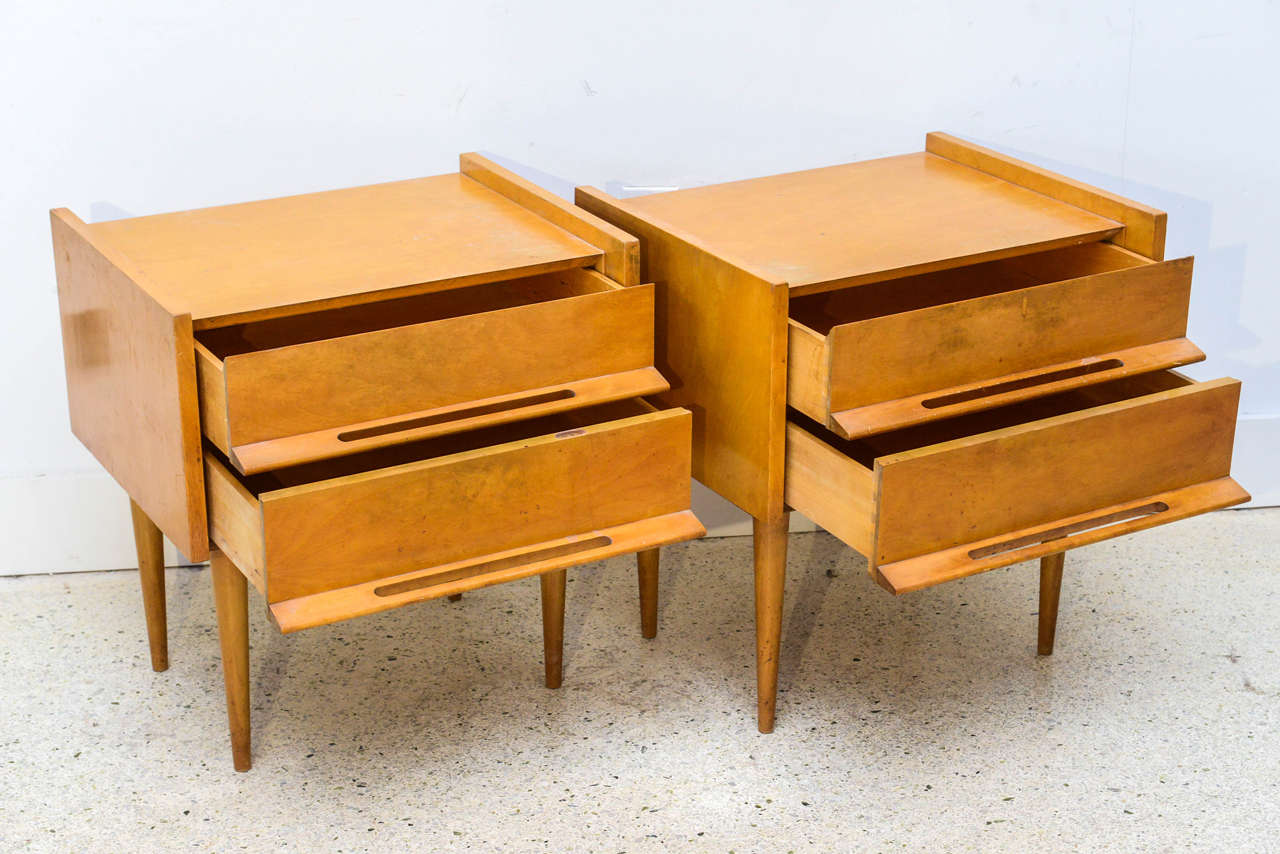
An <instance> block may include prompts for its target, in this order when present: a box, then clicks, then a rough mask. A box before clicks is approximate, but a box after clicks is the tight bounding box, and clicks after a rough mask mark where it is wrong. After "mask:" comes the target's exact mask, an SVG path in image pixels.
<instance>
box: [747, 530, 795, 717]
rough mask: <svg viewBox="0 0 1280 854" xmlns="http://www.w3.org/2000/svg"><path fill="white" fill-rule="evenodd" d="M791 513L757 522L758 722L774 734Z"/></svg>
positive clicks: (754, 535) (755, 534)
mask: <svg viewBox="0 0 1280 854" xmlns="http://www.w3.org/2000/svg"><path fill="white" fill-rule="evenodd" d="M790 521H791V514H790V513H789V512H788V513H783V514H781V515H780V516H779V517H777V518H775V519H756V520H754V522H755V524H754V527H753V528H752V533H753V539H754V544H755V553H756V723H757V725H758V726H759V728H760V731H761V732H773V720H774V715H775V713H776V709H777V700H778V650H779V648H780V647H781V645H782V588H783V583H784V582H785V580H786V575H787V527H788V525H789V524H790Z"/></svg>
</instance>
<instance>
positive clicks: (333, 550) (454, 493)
mask: <svg viewBox="0 0 1280 854" xmlns="http://www.w3.org/2000/svg"><path fill="white" fill-rule="evenodd" d="M691 423H692V422H691V416H690V414H689V412H688V411H687V410H684V409H670V410H664V411H657V410H654V408H653V407H652V406H649V405H648V404H646V403H644V402H643V401H639V400H628V401H621V402H616V403H609V404H602V405H599V406H594V407H588V408H584V409H578V410H573V411H570V412H564V413H558V414H556V415H550V416H545V417H542V418H537V419H532V420H528V421H521V422H517V423H512V424H504V425H499V426H494V427H489V428H484V429H480V430H475V431H470V432H467V433H457V434H451V435H447V436H441V437H436V438H434V439H429V440H426V441H423V442H416V443H412V444H407V445H396V446H393V447H387V448H382V449H379V450H375V451H370V452H367V453H363V454H357V455H352V456H347V457H342V458H339V459H334V460H326V461H322V462H316V463H309V464H306V465H301V466H295V467H292V468H287V469H280V470H276V471H272V472H268V473H266V474H259V475H253V476H250V477H245V478H241V477H239V476H237V475H236V474H234V473H232V472H231V471H230V470H229V469H228V468H227V466H225V465H223V463H222V462H221V461H220V460H219V459H218V458H217V456H216V452H214V451H212V450H209V451H208V452H207V453H206V458H205V473H206V477H207V485H206V490H207V493H208V499H209V530H210V537H211V539H212V540H213V542H214V544H215V545H217V546H218V548H220V549H222V550H223V551H224V552H226V553H227V555H228V556H229V557H230V558H231V559H232V560H233V561H234V562H235V564H236V565H237V566H238V567H240V569H241V571H243V572H244V574H245V575H246V576H247V577H248V578H249V580H250V581H251V582H252V583H253V584H254V585H255V586H256V587H257V588H258V589H259V590H261V591H262V593H263V595H264V596H265V597H266V599H267V602H268V603H269V605H270V608H271V613H272V614H273V615H274V616H275V619H276V621H277V622H278V623H279V624H280V628H281V629H282V630H283V631H286V632H287V631H294V630H296V629H301V628H306V627H308V626H313V625H320V624H322V623H329V622H333V621H335V620H340V619H344V618H347V617H353V616H357V615H359V614H367V613H372V612H374V611H380V610H384V609H386V608H392V607H395V606H397V605H403V604H405V603H407V602H413V601H417V600H421V599H431V598H435V597H438V596H444V595H448V594H452V593H458V592H461V591H463V590H469V589H472V588H476V587H483V586H486V585H489V584H496V583H498V582H501V581H509V580H511V579H514V578H520V577H522V576H526V575H533V574H537V573H541V572H547V571H550V570H554V569H561V568H563V567H566V566H570V565H573V564H578V563H583V562H586V561H593V560H598V559H600V558H604V557H608V556H610V555H614V554H620V553H623V552H631V551H635V550H637V549H644V548H651V547H654V546H658V545H662V544H665V543H671V542H676V541H679V540H686V539H690V538H693V537H697V536H701V535H702V534H703V533H704V531H703V528H702V526H701V525H700V524H699V523H698V520H697V519H696V518H694V516H693V514H692V513H691V512H690V510H689V455H690V429H691Z"/></svg>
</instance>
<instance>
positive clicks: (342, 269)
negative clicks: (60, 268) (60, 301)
mask: <svg viewBox="0 0 1280 854" xmlns="http://www.w3.org/2000/svg"><path fill="white" fill-rule="evenodd" d="M87 229H88V234H89V235H90V236H91V237H92V239H93V241H94V242H95V243H96V242H98V241H99V240H103V241H106V242H108V243H110V244H111V245H114V246H115V247H116V248H117V249H118V251H119V252H120V253H121V254H122V255H124V256H125V257H127V258H129V259H130V260H131V261H132V263H133V264H134V265H135V266H136V267H137V268H138V269H139V270H141V271H142V272H143V273H144V274H145V275H146V276H147V278H148V286H147V290H148V292H149V293H150V294H151V296H152V297H154V298H155V299H156V300H158V301H159V302H160V303H161V304H163V305H164V306H166V307H167V308H169V309H170V311H171V312H172V313H174V314H190V315H191V316H192V318H194V320H195V322H196V328H205V327H207V326H216V325H225V324H227V323H236V322H241V321H243V320H245V319H248V318H256V319H261V318H264V317H270V316H279V315H281V314H290V313H296V312H298V311H311V310H315V309H317V308H321V307H336V306H338V305H352V304H356V303H361V302H369V301H372V300H380V299H386V298H387V297H389V296H392V295H399V296H407V295H409V294H410V293H424V292H426V291H430V290H442V289H445V288H449V287H460V286H462V285H467V284H479V283H482V282H486V281H495V280H497V279H501V278H510V277H512V276H515V275H520V274H522V273H535V272H544V271H548V270H553V269H562V268H564V267H582V266H590V265H591V264H592V263H594V262H595V261H596V260H597V259H598V258H599V257H600V255H601V252H600V249H598V248H597V247H595V246H592V245H590V244H589V243H586V242H585V241H583V240H580V239H579V238H577V237H574V236H573V235H571V234H569V233H568V232H567V231H565V230H564V229H562V228H559V227H557V226H556V225H554V224H552V223H550V222H548V221H547V220H546V219H544V218H542V217H540V216H538V215H537V214H536V213H534V212H532V211H530V210H527V209H525V208H523V207H521V206H520V205H519V204H516V203H515V202H512V201H511V200H510V199H508V198H506V197H505V196H503V195H501V194H500V193H496V192H494V191H493V190H491V189H489V188H488V187H485V186H484V185H483V184H481V183H479V182H478V181H474V180H472V179H471V178H468V177H467V176H465V175H460V174H451V175H437V176H435V177H431V178H417V179H414V180H409V181H396V182H392V183H388V184H375V185H372V186H367V187H354V188H351V189H344V190H332V191H328V192H322V193H309V194H306V195H301V196H289V197H286V198H278V199H267V200H265V201H258V202H247V203H244V204H237V205H226V206H221V207H213V208H204V209H201V210H192V211H182V212H180V213H169V214H159V215H156V216H144V217H134V218H132V219H120V220H113V221H111V222H100V223H94V224H93V225H90V226H87Z"/></svg>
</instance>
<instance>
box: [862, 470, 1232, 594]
mask: <svg viewBox="0 0 1280 854" xmlns="http://www.w3.org/2000/svg"><path fill="white" fill-rule="evenodd" d="M1248 500H1249V493H1247V492H1245V491H1244V490H1243V489H1241V488H1240V485H1239V484H1237V483H1236V482H1235V481H1234V480H1232V479H1231V478H1229V477H1224V478H1219V479H1217V480H1211V481H1206V482H1204V483H1198V484H1195V485H1193V486H1187V487H1183V488H1181V489H1174V490H1171V491H1169V492H1163V493H1158V494H1156V495H1147V496H1143V497H1142V498H1138V499H1135V500H1133V501H1126V502H1123V503H1121V504H1114V505H1111V506H1109V507H1098V508H1094V509H1092V510H1090V511H1089V512H1087V513H1081V514H1078V515H1076V516H1068V517H1066V518H1064V519H1056V520H1054V521H1053V522H1051V523H1047V524H1045V525H1040V526H1037V527H1034V528H1028V529H1025V530H1022V531H1007V532H1004V533H1002V534H1000V535H998V536H995V537H988V538H986V539H984V540H976V541H973V542H968V543H964V544H962V545H957V546H954V547H952V548H949V549H943V550H941V551H936V552H930V553H929V554H925V555H920V556H919V557H913V558H907V559H905V560H901V561H897V562H895V563H890V564H881V565H880V566H879V567H877V575H878V577H877V581H879V582H880V584H881V585H882V586H883V587H884V588H885V589H886V590H888V591H889V592H891V593H898V594H901V593H910V592H912V591H914V590H920V589H922V588H925V587H932V586H933V585H935V584H941V583H942V582H944V581H954V580H955V579H957V578H965V577H966V576H970V575H975V574H977V573H979V572H986V571H987V570H991V569H999V568H1000V567H1002V566H1010V565H1012V564H1015V563H1021V562H1023V561H1028V560H1035V559H1037V558H1042V557H1044V556H1045V555H1048V554H1052V553H1054V552H1059V551H1064V550H1067V549H1074V548H1079V547H1081V546H1087V545H1089V544H1091V543H1097V542H1101V541H1103V540H1109V539H1112V538H1114V537H1120V536H1124V535H1125V534H1132V533H1134V532H1136V531H1145V530H1147V529H1148V528H1154V527H1156V526H1157V525H1166V524H1168V523H1170V522H1176V521H1177V520H1179V519H1186V518H1188V517H1190V516H1197V515H1199V514H1201V513H1208V512H1210V511H1213V510H1221V509H1223V508H1225V507H1231V506H1234V505H1236V504H1242V503H1244V502H1246V501H1248ZM1152 504H1163V505H1166V506H1167V507H1168V509H1167V510H1163V511H1159V512H1150V510H1149V509H1144V508H1149V506H1150V505H1152ZM1135 513H1137V514H1138V515H1133V514H1135ZM1117 516H1119V517H1124V518H1122V519H1120V520H1119V521H1116V522H1113V523H1109V524H1108V523H1107V522H1106V521H1105V520H1107V519H1109V518H1112V517H1117ZM1100 519H1101V520H1104V521H1103V523H1102V524H1101V525H1100V526H1098V527H1089V528H1084V529H1082V530H1077V531H1075V532H1074V533H1071V534H1069V535H1065V536H1064V530H1072V529H1074V528H1076V527H1079V526H1086V525H1091V524H1093V523H1095V522H1097V521H1098V520H1100ZM1010 542H1014V543H1018V542H1025V543H1026V545H1022V546H1019V547H1016V548H1008V549H1003V550H1001V551H999V552H996V553H994V554H986V555H985V556H983V557H976V558H975V557H973V556H972V553H974V552H977V553H979V554H983V553H984V550H986V551H990V550H991V549H993V548H997V547H1003V546H1004V545H1005V544H1006V543H1010Z"/></svg>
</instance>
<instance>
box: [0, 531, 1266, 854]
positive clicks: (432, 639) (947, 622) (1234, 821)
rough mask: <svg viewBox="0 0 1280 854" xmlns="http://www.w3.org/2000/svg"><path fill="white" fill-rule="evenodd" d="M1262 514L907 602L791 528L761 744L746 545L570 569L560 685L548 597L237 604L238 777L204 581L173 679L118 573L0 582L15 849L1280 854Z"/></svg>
mask: <svg viewBox="0 0 1280 854" xmlns="http://www.w3.org/2000/svg"><path fill="white" fill-rule="evenodd" d="M1278 555H1280V510H1250V511H1231V512H1222V513H1215V514H1211V515H1209V516H1204V517H1200V518H1197V519H1192V520H1188V521H1185V522H1180V523H1178V524H1175V525H1172V526H1169V527H1167V528H1164V529H1160V530H1156V531H1150V532H1146V533H1142V534H1137V535H1134V536H1131V537H1128V538H1122V539H1120V540H1116V541H1111V542H1107V543H1101V544H1098V545H1095V546H1090V547H1087V548H1084V549H1081V550H1078V551H1075V552H1072V553H1071V554H1070V555H1069V556H1068V559H1067V573H1066V580H1065V582H1064V585H1063V601H1062V610H1061V617H1060V623H1059V631H1058V645H1057V652H1056V654H1055V655H1054V656H1053V657H1052V658H1047V659H1037V658H1036V656H1035V654H1034V651H1035V623H1036V619H1035V611H1036V580H1037V573H1036V569H1035V565H1034V564H1021V565H1018V566H1015V567H1011V568H1009V569H1005V570H997V571H994V572H990V573H986V574H985V575H981V576H977V577H974V578H970V579H966V580H964V581H960V582H957V583H952V584H946V585H942V586H941V587H938V588H934V589H931V590H926V591H922V592H919V593H914V594H910V595H907V596H903V597H900V598H895V597H892V596H890V595H889V594H887V593H885V592H883V591H882V590H880V589H879V588H878V587H876V586H875V585H874V583H872V581H871V580H870V579H869V578H868V576H867V574H866V571H865V569H866V566H865V563H864V561H863V560H862V559H861V558H860V557H858V556H857V555H856V554H855V553H853V552H852V551H850V550H848V549H846V548H844V547H843V546H841V545H840V543H839V542H838V541H836V540H835V539H833V538H832V537H830V536H829V535H827V534H825V533H815V534H794V535H792V539H791V558H790V563H789V577H788V581H787V590H786V594H787V598H786V603H787V604H786V616H785V623H784V632H785V634H784V639H783V641H784V645H783V654H782V660H781V668H782V676H781V691H780V696H779V715H778V726H777V730H776V732H775V733H774V734H773V735H768V736H766V735H760V734H758V733H757V732H756V730H755V693H754V690H755V689H754V686H755V680H754V665H753V652H752V650H753V642H752V637H753V635H752V621H751V615H752V604H751V581H750V565H751V541H750V538H747V537H738V538H731V539H720V540H704V541H701V542H696V543H692V544H686V545H683V546H677V547H672V548H669V549H667V550H665V551H664V566H663V569H664V575H663V581H662V596H661V611H660V619H661V624H660V629H659V636H658V638H657V640H654V641H643V640H642V639H641V638H640V637H639V629H638V616H637V613H636V599H635V576H634V571H633V563H632V561H631V560H630V559H616V560H611V561H607V562H604V563H602V564H596V565H591V566H588V567H583V568H580V569H578V570H575V571H572V572H571V574H570V583H569V593H568V609H569V611H568V619H567V627H566V649H565V655H566V666H565V684H564V687H563V688H562V689H561V690H559V691H548V690H546V689H545V688H543V687H542V686H541V684H540V679H541V670H542V665H541V634H540V628H539V608H538V592H537V582H536V581H535V580H532V579H529V580H526V581H523V582H518V583H515V584H509V585H505V586H501V587H497V588H490V589H487V590H483V591H477V592H475V593H469V594H467V595H466V597H464V598H463V600H462V601H460V602H458V603H452V604H451V603H447V602H445V601H433V602H427V603H423V604H419V605H416V606H411V607H407V608H402V609H400V610H397V611H391V612H388V613H384V614H381V615H377V616H373V617H368V618H364V619H360V620H355V621H351V622H348V623H343V624H338V625H334V626H328V627H324V628H319V629H313V630H309V631H306V632H301V633H299V634H295V635H291V636H288V637H285V636H282V635H280V634H279V633H278V632H277V631H276V630H275V629H274V628H272V627H271V626H270V624H269V622H268V618H267V616H266V615H265V612H264V610H263V607H262V601H261V599H260V598H258V597H257V594H256V593H252V592H251V594H250V595H251V597H252V598H251V623H252V638H251V650H252V652H251V655H252V660H251V666H252V691H253V723H254V762H255V767H254V769H253V770H252V771H250V772H249V773H246V774H237V773H235V772H234V771H232V768H231V758H230V754H229V749H228V745H227V739H226V718H225V714H224V707H223V699H222V685H221V674H220V670H219V663H218V656H217V641H216V635H215V629H214V618H213V602H212V596H211V592H210V585H209V579H208V572H207V570H205V569H175V570H170V571H169V575H168V583H169V621H170V622H169V629H170V651H171V659H172V666H171V668H170V670H169V671H168V672H166V673H153V672H152V671H151V669H150V667H149V665H148V659H147V651H146V642H145V637H144V633H143V628H142V616H141V608H140V603H139V600H138V592H137V575H136V573H133V572H102V573H88V574H77V575H58V576H27V577H17V578H0V597H3V602H4V607H3V609H2V611H0V702H2V705H0V708H2V709H3V718H2V719H0V720H2V723H0V746H2V752H0V759H2V761H3V763H4V766H5V767H4V771H3V773H2V774H0V850H3V851H15V850H32V851H57V852H64V851H84V852H96V851H104V852H112V851H131V852H151V851H170V850H205V851H277V850H280V851H309V852H324V851H428V852H430V851H455V850H457V851H535V852H537V851H554V852H577V851H583V852H586V851H598V852H621V851H626V852H646V851H720V852H726V851H735V852H748V851H761V852H775V851H776V852H786V851H824V852H828V851H830V852H836V851H903V850H905V851H1073V850H1081V851H1173V850H1179V851H1180V850H1198V851H1215V852H1218V851H1223V852H1225V851H1230V852H1251V851H1260V852H1265V851H1280V558H1278V557H1277V556H1278Z"/></svg>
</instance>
